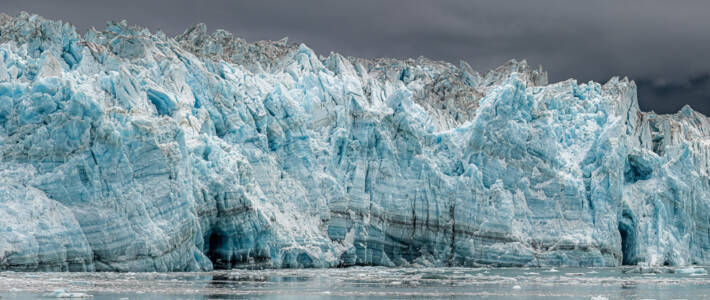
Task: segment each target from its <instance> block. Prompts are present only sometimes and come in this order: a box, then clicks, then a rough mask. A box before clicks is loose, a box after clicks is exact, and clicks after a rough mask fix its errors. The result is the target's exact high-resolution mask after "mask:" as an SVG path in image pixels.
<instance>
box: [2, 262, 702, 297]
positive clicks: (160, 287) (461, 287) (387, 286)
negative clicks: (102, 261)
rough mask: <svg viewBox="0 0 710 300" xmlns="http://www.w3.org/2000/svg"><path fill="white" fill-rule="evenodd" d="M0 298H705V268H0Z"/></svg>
mask: <svg viewBox="0 0 710 300" xmlns="http://www.w3.org/2000/svg"><path fill="white" fill-rule="evenodd" d="M0 297H2V299H45V298H51V297H92V298H94V299H122V298H125V299H254V298H258V299H301V298H311V299H313V298H315V299H341V298H348V299H350V298H355V299H370V298H373V299H392V298H420V299H425V298H427V299H429V298H449V299H453V298H455V299H465V298H486V299H710V278H709V277H708V275H707V270H706V268H701V267H691V268H640V267H625V268H383V267H353V268H340V269H278V270H276V269H275V270H222V271H214V272H202V273H22V272H2V273H0Z"/></svg>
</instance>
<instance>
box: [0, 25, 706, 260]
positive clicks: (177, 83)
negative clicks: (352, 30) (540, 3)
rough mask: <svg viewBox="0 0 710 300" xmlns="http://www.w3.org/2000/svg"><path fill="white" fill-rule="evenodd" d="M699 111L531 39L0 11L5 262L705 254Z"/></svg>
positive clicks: (0, 245) (0, 227)
mask: <svg viewBox="0 0 710 300" xmlns="http://www.w3.org/2000/svg"><path fill="white" fill-rule="evenodd" d="M709 135H710V120H709V119H708V118H707V117H705V116H703V115H702V114H700V113H698V112H695V111H693V110H692V109H691V108H690V107H685V108H683V109H682V110H681V111H680V112H678V113H677V114H675V115H657V114H654V113H646V112H642V111H640V110H639V107H638V104H637V99H636V86H635V84H634V83H633V82H632V81H628V80H627V79H622V80H620V79H618V78H612V79H611V80H610V81H609V82H607V83H606V84H603V85H602V84H599V83H595V82H589V83H586V84H579V83H577V82H576V81H575V80H567V81H563V82H558V83H552V84H548V82H547V76H546V73H544V72H543V71H542V70H541V69H532V68H529V67H528V65H527V64H526V63H525V62H524V61H522V62H517V61H510V62H509V63H507V64H506V65H504V66H501V67H499V68H498V69H496V70H493V71H490V72H488V73H486V74H484V75H482V74H479V73H477V72H475V71H474V70H472V69H471V67H470V66H469V65H467V64H466V63H463V62H462V63H461V64H460V66H458V67H457V66H454V65H451V64H449V63H445V62H438V61H431V60H427V59H424V58H419V59H416V60H413V59H409V60H395V59H374V60H369V59H359V58H347V57H343V56H341V55H338V54H330V55H329V56H327V57H322V56H318V55H316V54H315V53H314V52H313V51H312V50H311V49H309V48H308V47H307V46H305V45H293V44H288V42H287V41H286V40H282V41H277V42H269V41H262V42H256V43H248V42H246V41H244V40H242V39H239V38H234V37H232V35H231V34H230V33H228V32H225V31H222V30H218V31H217V32H215V33H213V34H208V33H207V31H206V28H205V26H204V25H197V26H195V27H193V28H191V29H189V30H187V31H186V32H185V33H184V34H183V35H180V36H178V37H175V38H170V37H167V36H166V35H165V34H163V33H161V32H157V33H151V32H149V31H148V30H146V29H142V28H139V27H134V26H128V25H126V24H125V22H121V23H109V24H108V25H107V27H106V29H105V30H104V31H102V32H99V31H96V30H89V31H88V32H86V34H84V36H83V37H82V36H81V35H79V34H78V33H77V31H76V30H75V28H74V27H73V26H71V25H70V24H68V23H63V22H60V21H51V20H46V19H43V18H41V17H39V16H35V15H29V14H26V13H22V14H20V15H18V16H16V17H9V16H6V15H0V155H1V156H0V269H7V270H10V269H11V270H55V271H67V270H68V271H195V270H210V269H213V268H232V267H253V268H259V267H277V268H279V267H337V266H351V265H383V266H411V265H436V266H446V265H452V266H480V265H491V266H557V265H567V266H617V265H621V264H646V265H663V264H667V265H688V264H708V263H709V262H710V226H709V224H710V208H709V206H710V177H709V176H708V162H710V137H709Z"/></svg>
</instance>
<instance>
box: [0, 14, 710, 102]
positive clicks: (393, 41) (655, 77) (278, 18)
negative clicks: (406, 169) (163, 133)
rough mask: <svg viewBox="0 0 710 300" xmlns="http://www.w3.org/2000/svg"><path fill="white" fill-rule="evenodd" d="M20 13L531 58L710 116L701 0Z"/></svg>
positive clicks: (349, 51)
mask: <svg viewBox="0 0 710 300" xmlns="http://www.w3.org/2000/svg"><path fill="white" fill-rule="evenodd" d="M23 10H24V11H27V12H30V13H36V14H40V15H42V16H45V17H48V18H53V19H62V20H65V21H69V22H71V23H72V24H74V25H76V26H77V27H78V28H79V29H80V30H85V29H87V28H91V27H96V28H97V29H103V28H104V25H105V21H106V20H122V19H126V20H127V21H128V22H129V23H131V24H137V25H141V26H144V27H148V28H150V29H151V30H153V31H155V30H158V29H160V30H163V31H164V32H166V33H168V34H170V35H176V34H179V33H182V32H183V31H184V30H185V29H186V28H187V27H188V26H190V25H192V24H195V23H199V22H203V23H206V24H207V26H208V29H209V30H215V29H225V30H228V31H231V32H232V33H234V35H235V36H240V37H243V38H245V39H247V40H250V41H253V40H260V39H271V40H274V39H280V38H282V37H285V36H288V37H289V41H291V42H304V43H306V44H308V45H309V46H310V47H311V48H313V49H315V50H316V52H318V53H320V54H325V55H327V54H328V53H329V52H330V51H335V52H340V53H342V54H345V55H352V56H360V57H382V56H385V57H397V58H407V57H417V56H420V55H423V56H426V57H429V58H432V59H440V60H447V61H451V62H453V63H457V62H458V61H459V60H460V59H462V60H466V61H468V62H469V63H470V64H471V65H472V66H473V67H474V68H475V69H477V70H479V71H482V72H484V71H487V70H488V69H491V68H494V67H496V66H498V65H501V64H503V63H504V62H505V61H507V60H508V59H511V58H516V59H527V60H528V62H529V63H530V64H532V65H542V66H543V68H544V69H546V70H547V71H548V72H549V75H550V80H551V81H559V80H564V79H567V78H577V79H579V81H581V82H586V81H588V80H595V81H601V82H606V81H607V80H608V79H609V78H610V77H612V76H614V75H621V76H629V77H630V78H631V79H634V80H636V82H637V84H638V86H639V102H640V104H641V107H642V109H644V110H655V111H656V112H662V113H673V112H676V111H678V110H679V109H680V108H681V107H682V106H683V105H684V104H689V105H691V106H692V107H693V108H695V109H696V110H699V111H702V112H704V113H705V114H706V115H710V17H708V13H710V1H706V0H697V1H664V0H638V1H625V0H595V1H570V0H567V1H564V0H559V1H557V0H536V1H526V0H521V1H504V0H495V1H470V0H461V1H454V0H451V1H442V0H438V1H424V0H422V1H420V0H357V1H334V0H330V1H328V0H324V1H293V0H292V1H288V0H283V1H265V0H261V1H228V0H215V1H207V0H203V1H191V0H169V1H168V0H164V1H163V0H156V1H154V0H140V1H136V0H119V1H82V0H63V1H49V0H48V1H35V0H0V12H4V13H6V14H9V15H16V14H17V13H19V12H20V11H23Z"/></svg>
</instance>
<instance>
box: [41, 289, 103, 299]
mask: <svg viewBox="0 0 710 300" xmlns="http://www.w3.org/2000/svg"><path fill="white" fill-rule="evenodd" d="M42 297H45V298H92V297H94V296H93V295H89V294H86V293H69V292H66V291H65V290H62V289H59V290H54V291H53V292H51V293H46V294H43V295H42Z"/></svg>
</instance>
